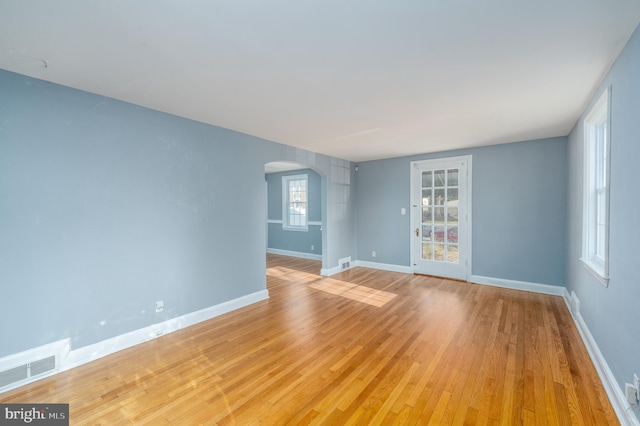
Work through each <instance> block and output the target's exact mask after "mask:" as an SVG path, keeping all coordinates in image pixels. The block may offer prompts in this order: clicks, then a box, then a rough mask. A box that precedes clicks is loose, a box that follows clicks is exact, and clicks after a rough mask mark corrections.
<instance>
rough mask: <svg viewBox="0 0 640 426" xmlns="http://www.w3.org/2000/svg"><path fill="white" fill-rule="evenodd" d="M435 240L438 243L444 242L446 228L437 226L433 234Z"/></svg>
mask: <svg viewBox="0 0 640 426" xmlns="http://www.w3.org/2000/svg"><path fill="white" fill-rule="evenodd" d="M433 238H434V240H435V241H436V242H437V243H443V242H444V226H436V227H435V231H434V233H433Z"/></svg>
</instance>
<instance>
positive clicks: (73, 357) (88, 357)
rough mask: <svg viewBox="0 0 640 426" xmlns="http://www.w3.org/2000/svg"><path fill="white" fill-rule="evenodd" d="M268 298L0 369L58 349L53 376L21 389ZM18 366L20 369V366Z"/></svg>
mask: <svg viewBox="0 0 640 426" xmlns="http://www.w3.org/2000/svg"><path fill="white" fill-rule="evenodd" d="M268 298H269V292H268V291H267V290H261V291H257V292H255V293H251V294H247V295H246V296H241V297H238V298H237V299H233V300H229V301H226V302H222V303H220V304H218V305H214V306H210V307H208V308H204V309H201V310H199V311H195V312H190V313H188V314H185V315H182V316H180V317H177V318H173V319H170V320H167V321H163V322H161V323H158V324H153V325H150V326H148V327H144V328H140V329H138V330H134V331H131V332H128V333H125V334H121V335H119V336H116V337H112V338H110V339H107V340H103V341H101V342H98V343H94V344H93V345H89V346H84V347H82V348H78V349H75V350H72V351H69V339H65V340H60V341H58V342H54V343H51V344H49V345H44V346H40V347H38V348H34V349H30V350H28V351H24V352H20V353H18V354H13V355H8V356H6V357H3V358H0V365H12V364H14V363H15V362H16V360H20V359H24V358H23V357H24V356H25V354H26V355H28V356H30V355H33V354H38V353H46V354H47V356H51V349H56V348H58V349H57V350H59V353H60V357H59V359H58V361H59V364H58V368H57V369H56V370H55V371H54V372H52V373H49V374H43V375H39V376H37V377H35V378H34V380H31V381H24V382H20V386H21V385H25V384H27V383H31V382H35V381H37V380H40V379H42V378H44V377H48V376H51V375H53V374H55V373H59V372H62V371H66V370H69V369H71V368H74V367H78V366H80V365H82V364H86V363H88V362H91V361H94V360H96V359H98V358H102V357H105V356H107V355H111V354H113V353H115V352H118V351H121V350H123V349H127V348H130V347H132V346H135V345H138V344H140V343H143V342H146V341H148V340H151V339H155V338H157V337H159V336H162V335H164V334H168V333H172V332H174V331H177V330H181V329H183V328H187V327H190V326H192V325H195V324H198V323H200V322H202V321H206V320H209V319H211V318H215V317H217V316H220V315H223V314H226V313H228V312H231V311H234V310H236V309H240V308H243V307H245V306H248V305H251V304H253V303H256V302H260V301H262V300H266V299H268ZM31 359H33V358H31ZM16 365H19V363H18V364H16ZM17 387H19V386H10V387H7V388H3V389H2V390H1V391H0V393H1V392H6V391H8V390H11V389H14V388H17Z"/></svg>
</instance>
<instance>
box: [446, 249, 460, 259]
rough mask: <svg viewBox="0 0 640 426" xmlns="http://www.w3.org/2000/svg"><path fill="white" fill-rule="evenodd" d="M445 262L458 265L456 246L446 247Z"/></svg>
mask: <svg viewBox="0 0 640 426" xmlns="http://www.w3.org/2000/svg"><path fill="white" fill-rule="evenodd" d="M447 262H448V263H458V246H448V247H447Z"/></svg>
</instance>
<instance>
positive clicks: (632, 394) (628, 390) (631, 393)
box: [624, 383, 638, 410]
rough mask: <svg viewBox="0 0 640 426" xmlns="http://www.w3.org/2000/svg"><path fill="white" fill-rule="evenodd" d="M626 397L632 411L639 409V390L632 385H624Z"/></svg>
mask: <svg viewBox="0 0 640 426" xmlns="http://www.w3.org/2000/svg"><path fill="white" fill-rule="evenodd" d="M624 395H625V396H626V397H627V402H628V403H629V405H630V406H631V408H632V409H634V410H635V409H636V408H638V389H637V388H636V387H635V386H634V385H632V384H631V383H625V384H624Z"/></svg>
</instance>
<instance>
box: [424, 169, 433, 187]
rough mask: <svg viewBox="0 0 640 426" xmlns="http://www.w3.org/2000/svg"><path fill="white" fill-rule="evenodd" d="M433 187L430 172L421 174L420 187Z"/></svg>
mask: <svg viewBox="0 0 640 426" xmlns="http://www.w3.org/2000/svg"><path fill="white" fill-rule="evenodd" d="M432 186H433V175H432V173H431V171H428V172H422V187H423V188H431V187H432Z"/></svg>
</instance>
